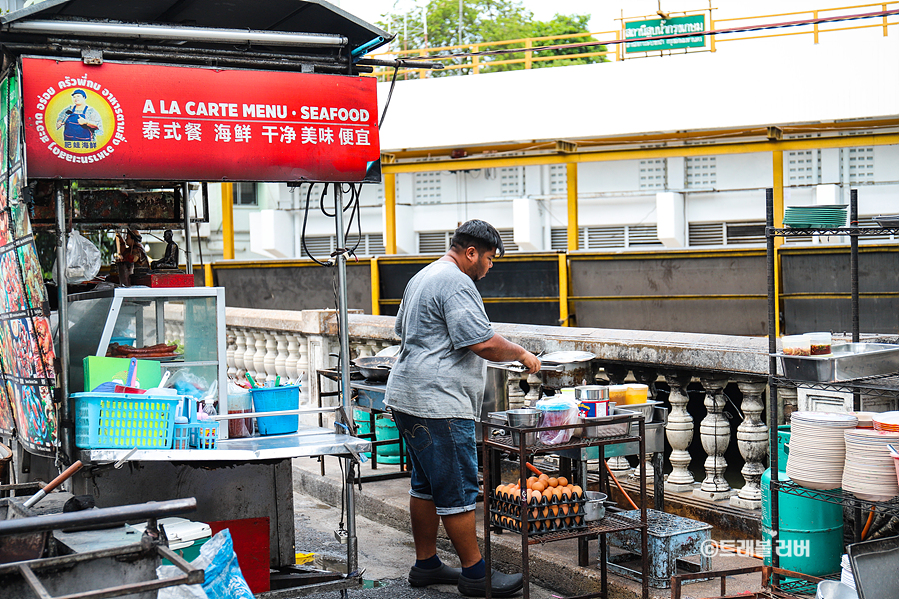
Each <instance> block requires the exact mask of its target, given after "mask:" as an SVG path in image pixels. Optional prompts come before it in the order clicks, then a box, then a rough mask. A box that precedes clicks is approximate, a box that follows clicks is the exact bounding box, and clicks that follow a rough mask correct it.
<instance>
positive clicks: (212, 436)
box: [189, 421, 219, 449]
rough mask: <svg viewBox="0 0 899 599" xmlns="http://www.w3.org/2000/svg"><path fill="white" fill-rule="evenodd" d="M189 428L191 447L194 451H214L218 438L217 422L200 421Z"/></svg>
mask: <svg viewBox="0 0 899 599" xmlns="http://www.w3.org/2000/svg"><path fill="white" fill-rule="evenodd" d="M189 426H190V446H191V447H194V448H196V449H215V441H216V439H218V436H219V423H218V422H212V421H202V422H197V423H194V424H191V425H189Z"/></svg>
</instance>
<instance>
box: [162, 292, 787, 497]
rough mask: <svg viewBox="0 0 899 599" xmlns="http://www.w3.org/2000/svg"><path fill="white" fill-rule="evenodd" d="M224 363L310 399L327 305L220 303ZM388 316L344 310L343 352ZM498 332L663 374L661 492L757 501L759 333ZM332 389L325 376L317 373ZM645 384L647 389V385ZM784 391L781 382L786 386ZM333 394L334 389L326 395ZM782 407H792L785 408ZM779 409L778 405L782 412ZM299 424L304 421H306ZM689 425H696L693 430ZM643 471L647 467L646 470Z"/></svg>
mask: <svg viewBox="0 0 899 599" xmlns="http://www.w3.org/2000/svg"><path fill="white" fill-rule="evenodd" d="M226 320H227V364H228V373H229V375H240V374H242V373H244V372H250V374H251V375H252V376H253V377H254V378H255V379H256V380H257V382H259V383H263V382H264V381H266V380H269V379H273V378H275V377H276V376H280V377H281V378H282V379H289V380H294V379H297V378H300V377H302V379H303V386H304V388H305V389H307V390H308V391H307V392H306V393H304V394H303V399H302V401H303V402H305V403H307V404H314V403H316V401H317V399H316V398H317V397H318V393H319V391H320V390H319V388H318V384H319V381H318V377H317V376H315V373H316V371H317V370H318V369H321V368H334V367H336V365H337V363H338V360H337V353H338V351H339V345H338V341H337V319H336V315H335V312H334V311H333V310H305V311H298V312H295V311H286V310H256V309H246V308H228V309H227V316H226ZM393 325H394V318H393V317H391V316H370V315H366V314H361V313H351V314H350V315H349V336H350V344H351V346H352V350H351V356H350V357H351V358H355V357H358V356H366V355H373V354H375V353H376V352H378V351H379V350H381V349H383V348H385V347H388V346H390V345H394V344H396V343H398V338H397V337H396V335H395V333H394V331H393ZM180 326H181V324H180V323H178V322H176V321H171V322H168V323H167V327H168V329H169V331H168V334H169V335H170V336H171V338H179V337H180V336H181V335H180V330H179V327H180ZM494 328H495V330H496V331H497V332H498V333H500V334H501V335H503V336H504V337H506V338H508V339H510V340H512V341H515V342H516V343H519V344H520V345H522V346H523V347H525V348H527V349H529V350H531V351H534V352H539V351H547V352H551V351H557V350H583V351H589V352H592V353H593V354H595V355H596V357H597V361H598V362H599V364H600V365H601V366H602V371H601V372H602V374H601V375H600V376H604V377H605V378H607V379H608V380H609V381H610V382H611V383H616V384H617V383H621V382H624V381H625V380H636V381H637V382H643V383H648V384H651V383H654V382H656V381H659V380H664V381H665V382H666V383H667V384H668V386H669V388H670V393H669V395H668V398H667V399H668V402H669V403H670V409H671V411H670V414H669V418H668V424H667V426H666V436H667V439H668V442H669V443H670V445H671V447H672V452H671V454H670V455H668V456H666V458H667V459H668V460H669V461H670V463H671V466H672V472H671V473H670V474H669V475H668V478H667V482H666V490H669V491H681V492H683V491H693V492H694V493H695V494H696V495H698V496H700V497H704V498H706V499H712V500H717V499H726V498H728V497H731V502H732V503H734V504H735V505H739V506H741V507H750V508H759V507H760V506H761V489H760V479H761V475H762V472H763V471H764V469H765V460H766V456H767V441H768V429H767V426H766V425H765V422H764V421H763V420H762V419H761V415H762V412H763V410H764V405H765V403H764V400H763V394H764V391H765V388H766V375H767V369H768V345H767V344H768V341H767V339H765V338H752V337H736V336H727V335H705V334H693V333H668V332H654V331H631V330H615V329H588V328H567V327H546V326H529V325H520V324H504V323H494ZM527 381H528V383H530V386H529V388H530V389H531V391H530V392H529V393H528V394H527V395H525V393H524V392H523V391H522V390H521V387H520V386H519V383H520V379H519V378H517V377H515V376H511V377H510V380H509V386H510V393H509V395H510V404H511V405H513V406H515V405H520V404H523V403H524V402H526V401H528V400H529V399H536V392H537V388H538V386H539V383H540V379H539V375H537V376H535V375H530V376H529V377H528V379H527ZM697 381H698V382H699V383H700V384H701V385H702V389H703V391H704V394H705V398H704V404H705V408H706V413H705V414H704V415H700V414H691V413H690V412H689V411H688V394H687V385H689V384H690V383H691V382H697ZM728 383H735V384H736V385H737V386H738V387H739V389H740V391H741V392H742V395H743V400H742V406H741V411H742V417H743V420H742V422H741V423H740V425H739V427H738V428H737V433H736V442H737V444H738V447H739V449H740V454H741V456H742V457H743V459H744V465H743V467H742V469H741V473H742V475H743V478H744V480H745V483H744V485H743V486H742V488H741V489H739V490H735V489H732V488H731V486H730V485H729V484H728V482H727V481H726V480H725V477H724V472H725V470H726V469H727V467H728V464H727V462H726V460H725V457H724V454H725V451H726V450H727V448H728V446H729V445H730V443H731V441H732V439H731V427H730V423H729V421H728V419H727V418H726V416H725V414H724V413H723V411H724V407H725V403H726V401H727V398H726V397H725V395H724V387H725V386H726V385H727V384H728ZM323 385H324V386H326V387H327V388H325V389H321V391H332V390H334V389H335V387H334V385H333V383H332V382H331V381H327V380H325V381H323ZM650 387H651V388H654V387H653V386H652V385H650ZM790 391H791V390H788V389H787V390H782V393H783V392H787V393H789V392H790ZM325 400H326V401H325V403H326V404H327V403H328V401H327V400H335V398H334V397H326V398H325ZM781 400H782V401H781V403H783V402H786V403H787V404H793V405H795V390H792V397H789V396H785V395H784V394H782V395H781ZM789 407H792V406H789ZM789 407H788V408H787V409H788V410H789ZM309 424H312V422H311V421H310V422H309ZM697 429H698V431H697ZM697 432H698V434H699V436H700V438H701V440H702V446H703V449H704V451H705V452H706V454H707V457H706V459H705V463H704V467H705V472H706V476H705V479H704V480H703V481H702V482H701V485H700V486H699V488H694V487H695V484H694V477H693V474H692V472H691V471H690V463H691V456H690V454H689V453H688V451H687V450H688V448H689V446H690V443H691V442H692V440H693V437H694V435H696V434H697ZM609 465H610V467H612V468H613V469H617V470H624V469H629V467H630V465H629V464H628V463H627V460H626V458H621V457H619V458H610V461H609ZM646 474H647V475H651V474H652V473H651V471H649V472H646Z"/></svg>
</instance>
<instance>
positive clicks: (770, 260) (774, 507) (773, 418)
mask: <svg viewBox="0 0 899 599" xmlns="http://www.w3.org/2000/svg"><path fill="white" fill-rule="evenodd" d="M774 201H775V197H774V189H770V188H769V189H767V190H765V225H766V227H765V241H766V245H767V251H766V263H767V267H768V268H767V270H768V413H767V417H768V459H769V464H770V466H771V487H770V493H771V528H772V529H773V531H774V532H773V534H772V535H771V544H772V547H771V563H772V565H773V566H774V567H775V568H776V567H777V566H778V564H780V558H779V557H778V556H777V551H775V549H776V547H777V541H778V539H779V538H780V505H779V497H780V489H779V488H778V486H777V485H778V483H779V482H780V478H779V474H778V472H779V468H780V465H779V464H778V463H777V425H778V422H779V421H780V417H779V414H778V401H777V384H776V383H775V382H774V380H773V375H774V374H775V373H777V358H775V357H774V354H776V353H777V322H778V318H779V317H780V311H779V306H778V298H777V293H776V286H775V277H776V274H775V270H776V268H777V264H776V253H775V240H774V234H773V233H772V230H773V229H774V227H775V224H774Z"/></svg>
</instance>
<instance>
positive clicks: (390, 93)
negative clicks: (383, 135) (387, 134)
mask: <svg viewBox="0 0 899 599" xmlns="http://www.w3.org/2000/svg"><path fill="white" fill-rule="evenodd" d="M401 64H402V61H401V60H397V61H396V66H395V67H394V68H393V77H392V78H391V79H390V91H388V92H387V101H386V102H384V110H383V111H382V112H381V120H380V121H378V129H380V128H381V127H382V126H383V125H384V117H386V116H387V107H388V106H390V98H392V97H393V87H394V86H395V85H396V76H397V74H398V73H399V72H400V65H401Z"/></svg>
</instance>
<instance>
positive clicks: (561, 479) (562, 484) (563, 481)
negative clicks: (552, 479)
mask: <svg viewBox="0 0 899 599" xmlns="http://www.w3.org/2000/svg"><path fill="white" fill-rule="evenodd" d="M559 486H560V487H567V486H568V479H567V478H565V477H564V476H560V477H559Z"/></svg>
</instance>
